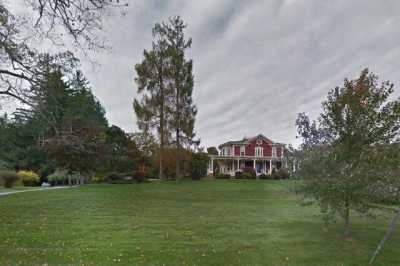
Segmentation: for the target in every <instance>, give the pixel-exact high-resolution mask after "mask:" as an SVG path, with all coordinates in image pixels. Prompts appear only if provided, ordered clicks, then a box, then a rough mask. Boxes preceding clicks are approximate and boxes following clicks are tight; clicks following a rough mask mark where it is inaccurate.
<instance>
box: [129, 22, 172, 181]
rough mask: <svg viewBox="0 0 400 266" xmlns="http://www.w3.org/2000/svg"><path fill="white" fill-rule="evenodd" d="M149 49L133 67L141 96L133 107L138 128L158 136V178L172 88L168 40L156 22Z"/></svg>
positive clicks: (162, 176)
mask: <svg viewBox="0 0 400 266" xmlns="http://www.w3.org/2000/svg"><path fill="white" fill-rule="evenodd" d="M153 38H154V41H153V47H152V50H150V51H147V50H144V53H143V55H144V59H143V61H142V62H141V63H140V64H137V65H136V66H135V69H136V73H137V77H136V78H135V81H136V83H137V85H138V94H139V95H141V99H140V100H138V99H134V103H133V106H134V110H135V113H136V117H137V124H138V127H139V129H140V130H142V131H143V132H146V133H147V134H151V133H153V132H154V131H155V132H157V133H158V137H159V143H160V144H159V154H160V156H159V158H160V159H159V178H160V179H164V175H163V156H164V155H163V153H164V147H165V146H166V145H167V144H168V140H169V138H170V135H171V127H170V119H171V114H172V109H171V104H170V103H171V98H172V97H173V90H172V89H171V87H170V86H169V82H170V76H171V72H170V61H171V60H170V56H169V55H168V43H167V41H166V39H165V37H164V35H163V33H162V31H161V28H160V27H158V26H157V25H156V26H155V27H154V28H153Z"/></svg>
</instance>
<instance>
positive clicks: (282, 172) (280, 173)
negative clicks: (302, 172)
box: [271, 168, 290, 180]
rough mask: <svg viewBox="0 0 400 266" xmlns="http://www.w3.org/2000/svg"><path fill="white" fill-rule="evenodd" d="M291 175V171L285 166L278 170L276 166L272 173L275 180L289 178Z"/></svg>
mask: <svg viewBox="0 0 400 266" xmlns="http://www.w3.org/2000/svg"><path fill="white" fill-rule="evenodd" d="M289 176H290V175H289V172H288V171H287V170H286V169H284V168H280V169H278V170H276V169H275V168H274V169H272V174H271V178H272V179H275V180H280V179H288V178H289Z"/></svg>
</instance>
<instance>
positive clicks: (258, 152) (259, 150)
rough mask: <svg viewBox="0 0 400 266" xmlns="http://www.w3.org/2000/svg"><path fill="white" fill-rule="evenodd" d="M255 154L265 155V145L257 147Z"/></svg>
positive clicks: (258, 155) (257, 155)
mask: <svg viewBox="0 0 400 266" xmlns="http://www.w3.org/2000/svg"><path fill="white" fill-rule="evenodd" d="M254 154H255V156H256V157H263V155H264V149H263V147H255V151H254Z"/></svg>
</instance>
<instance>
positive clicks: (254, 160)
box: [253, 159, 256, 171]
mask: <svg viewBox="0 0 400 266" xmlns="http://www.w3.org/2000/svg"><path fill="white" fill-rule="evenodd" d="M253 168H254V171H255V170H256V159H253Z"/></svg>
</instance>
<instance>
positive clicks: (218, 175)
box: [214, 173, 231, 179]
mask: <svg viewBox="0 0 400 266" xmlns="http://www.w3.org/2000/svg"><path fill="white" fill-rule="evenodd" d="M214 178H216V179H230V178H231V175H229V174H223V173H217V174H214Z"/></svg>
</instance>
